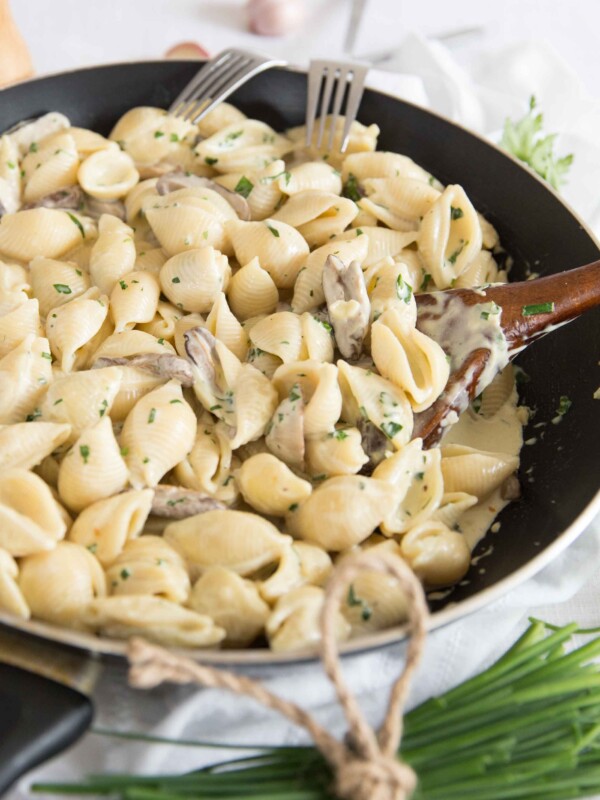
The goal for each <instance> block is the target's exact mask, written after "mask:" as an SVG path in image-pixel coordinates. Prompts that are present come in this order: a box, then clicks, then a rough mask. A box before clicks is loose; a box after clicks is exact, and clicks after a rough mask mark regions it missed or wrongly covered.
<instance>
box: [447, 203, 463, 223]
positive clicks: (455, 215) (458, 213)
mask: <svg viewBox="0 0 600 800" xmlns="http://www.w3.org/2000/svg"><path fill="white" fill-rule="evenodd" d="M464 215H465V212H464V211H463V210H462V208H454V206H450V219H451V220H455V219H460V218H461V217H464Z"/></svg>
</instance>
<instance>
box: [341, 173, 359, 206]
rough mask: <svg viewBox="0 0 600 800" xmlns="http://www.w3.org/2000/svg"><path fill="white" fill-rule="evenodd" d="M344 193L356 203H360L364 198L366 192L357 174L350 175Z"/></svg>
mask: <svg viewBox="0 0 600 800" xmlns="http://www.w3.org/2000/svg"><path fill="white" fill-rule="evenodd" d="M342 195H343V196H344V197H348V198H349V199H350V200H354V202H355V203H358V201H359V200H361V199H362V197H363V196H364V192H363V190H362V188H361V186H360V184H359V182H358V178H357V177H356V175H353V174H352V173H350V174H349V175H348V180H347V181H346V183H345V184H344V188H343V189H342Z"/></svg>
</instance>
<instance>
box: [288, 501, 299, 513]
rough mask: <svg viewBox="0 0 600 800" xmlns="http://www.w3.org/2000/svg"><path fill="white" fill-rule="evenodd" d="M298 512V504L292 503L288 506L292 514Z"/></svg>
mask: <svg viewBox="0 0 600 800" xmlns="http://www.w3.org/2000/svg"><path fill="white" fill-rule="evenodd" d="M297 510H298V503H292V505H291V506H288V511H291V512H292V513H293V512H294V511H297Z"/></svg>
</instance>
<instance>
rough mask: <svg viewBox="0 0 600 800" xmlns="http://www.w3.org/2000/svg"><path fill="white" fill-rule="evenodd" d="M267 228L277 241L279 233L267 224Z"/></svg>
mask: <svg viewBox="0 0 600 800" xmlns="http://www.w3.org/2000/svg"><path fill="white" fill-rule="evenodd" d="M267 228H268V229H269V230H270V231H271V233H272V234H273V236H274V237H275V238H276V239H279V231H278V230H277V228H274V227H273V226H272V225H269V224H268V223H267Z"/></svg>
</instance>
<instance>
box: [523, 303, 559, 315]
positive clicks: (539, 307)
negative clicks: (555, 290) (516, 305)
mask: <svg viewBox="0 0 600 800" xmlns="http://www.w3.org/2000/svg"><path fill="white" fill-rule="evenodd" d="M553 311H554V303H533V304H532V305H530V306H523V310H522V312H521V313H522V314H523V316H524V317H533V316H534V315H535V314H551V313H552V312H553Z"/></svg>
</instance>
